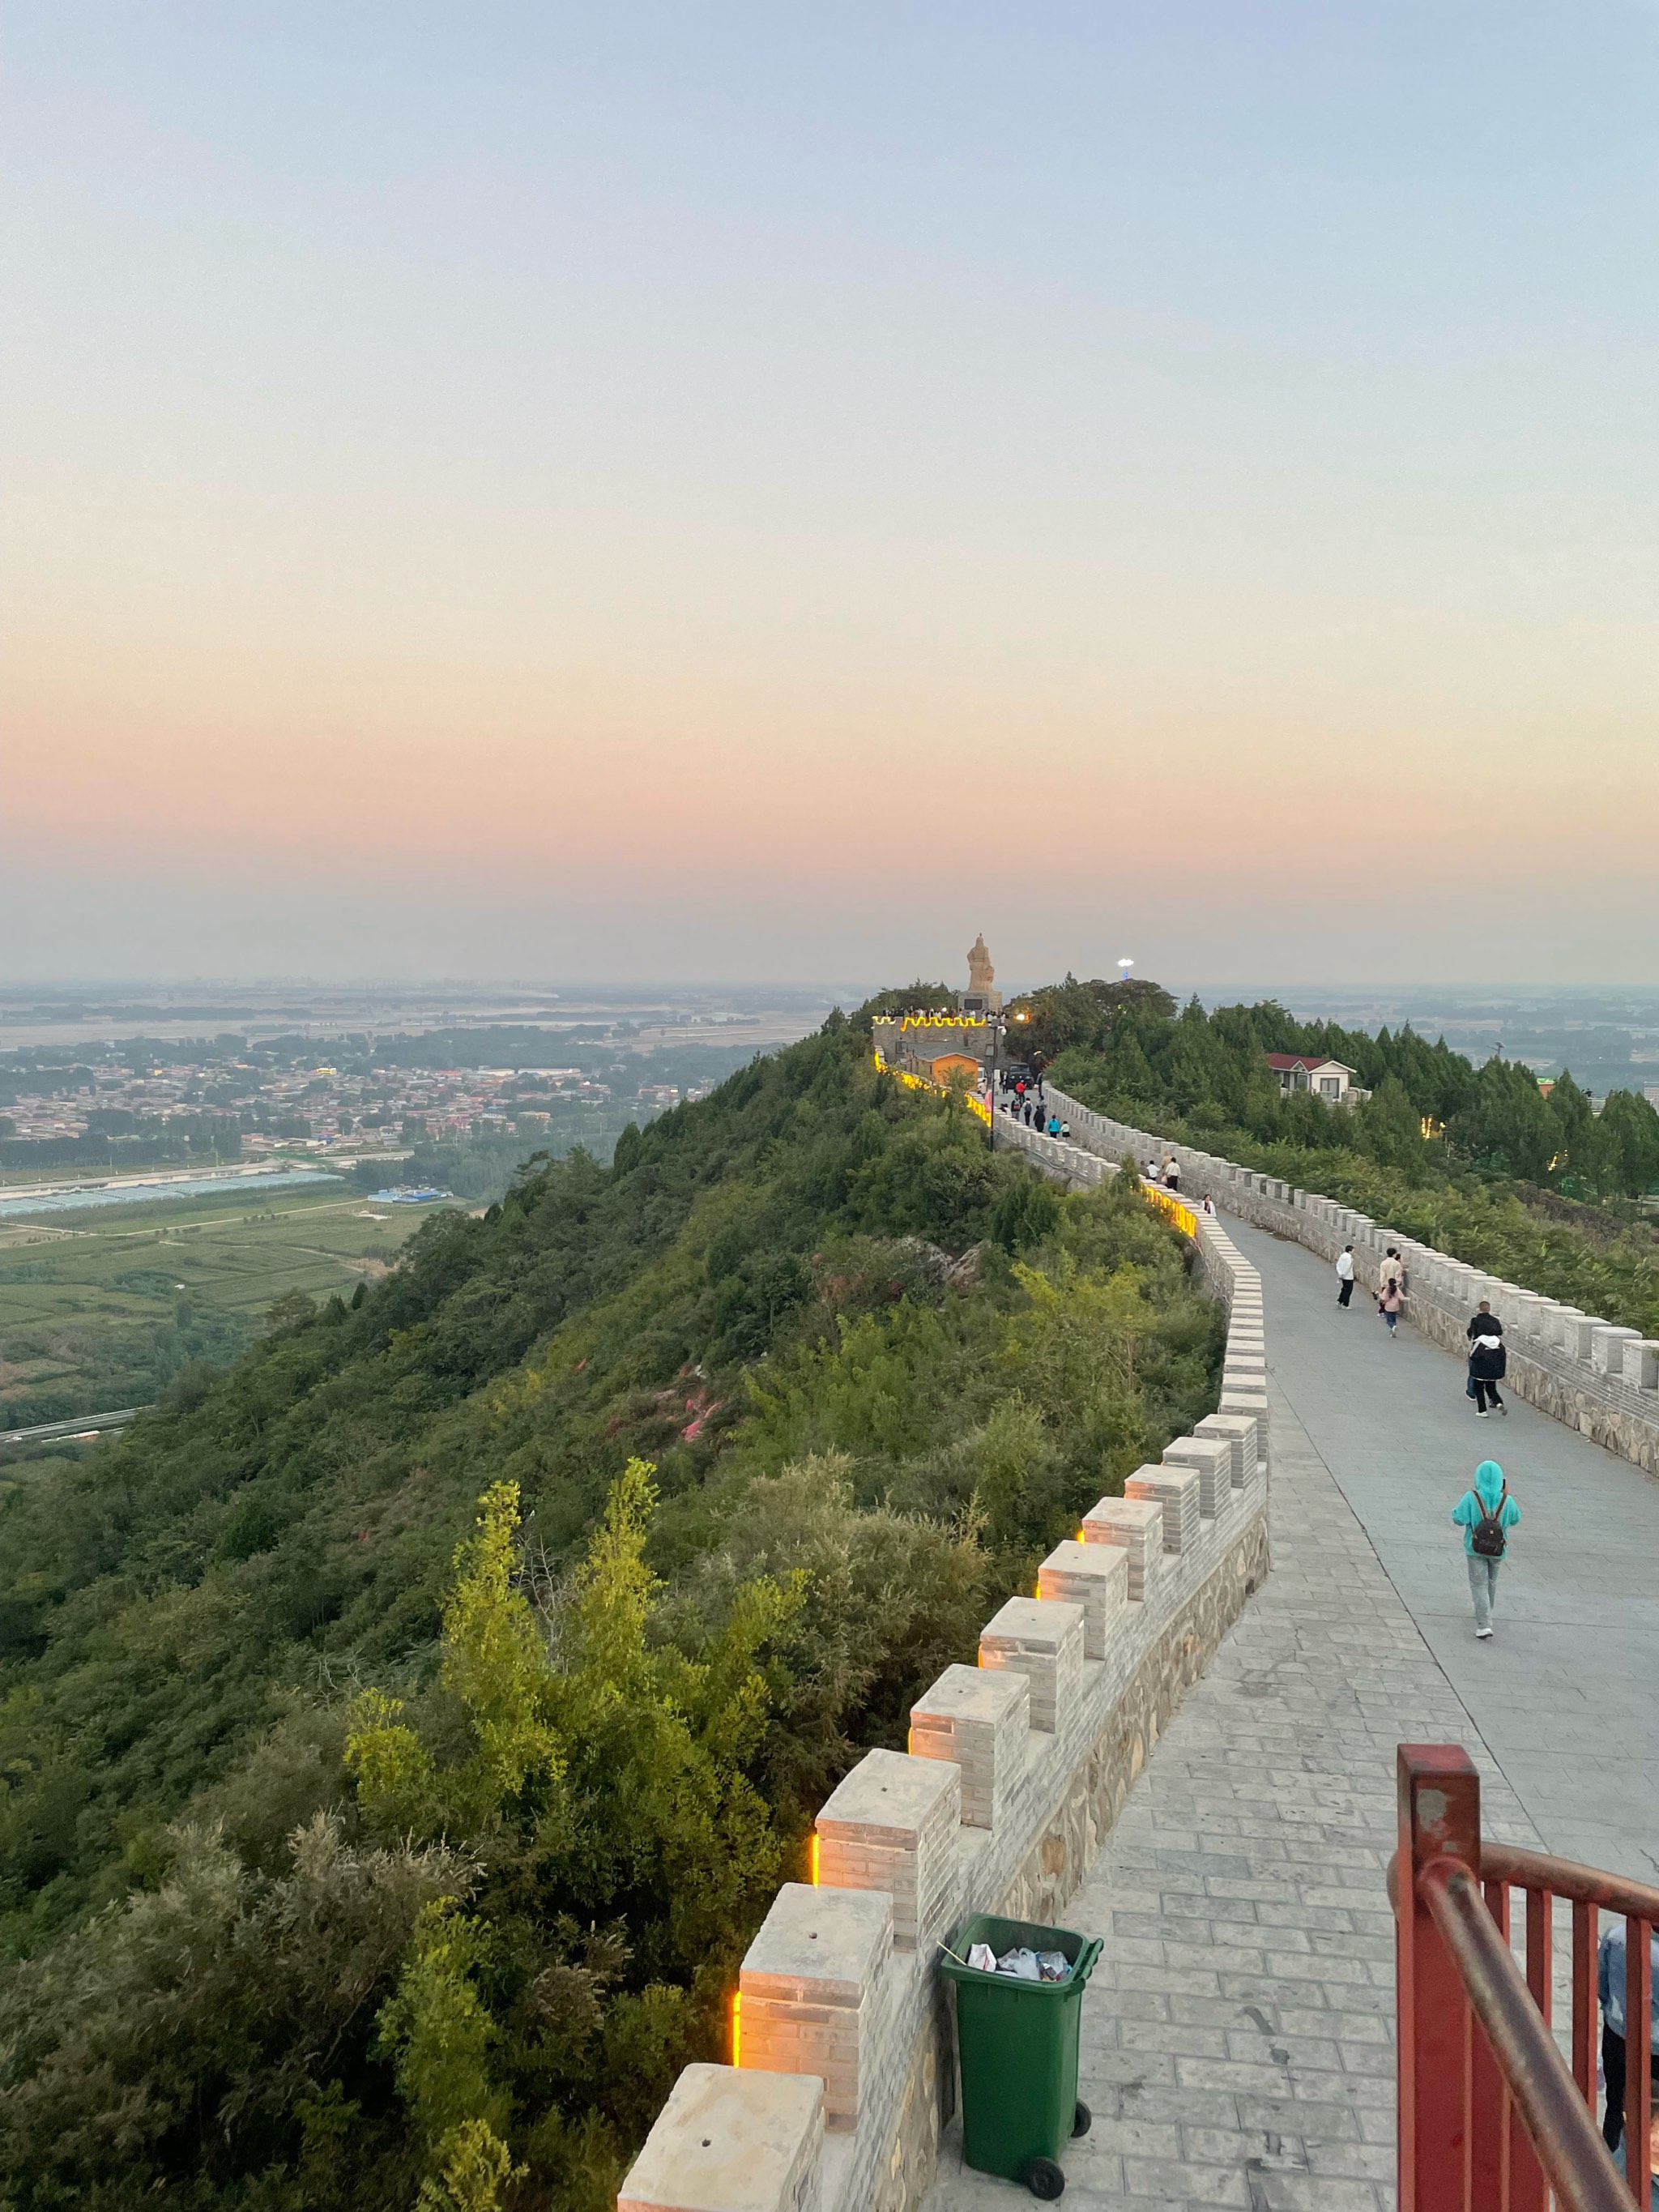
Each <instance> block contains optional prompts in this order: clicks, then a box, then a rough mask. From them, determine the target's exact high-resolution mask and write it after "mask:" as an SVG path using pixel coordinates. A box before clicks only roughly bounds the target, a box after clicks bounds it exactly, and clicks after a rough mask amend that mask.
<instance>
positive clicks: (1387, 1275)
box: [1336, 1244, 1407, 1337]
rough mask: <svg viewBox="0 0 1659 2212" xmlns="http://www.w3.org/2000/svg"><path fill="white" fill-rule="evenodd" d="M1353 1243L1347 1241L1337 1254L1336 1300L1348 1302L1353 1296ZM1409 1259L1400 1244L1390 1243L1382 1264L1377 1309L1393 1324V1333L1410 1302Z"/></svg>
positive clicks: (1377, 1287)
mask: <svg viewBox="0 0 1659 2212" xmlns="http://www.w3.org/2000/svg"><path fill="white" fill-rule="evenodd" d="M1354 1280H1355V1278H1354V1272H1353V1246H1352V1244H1345V1245H1344V1246H1343V1247H1342V1249H1341V1250H1340V1252H1339V1253H1338V1254H1337V1255H1336V1303H1337V1304H1338V1305H1340V1306H1346V1305H1347V1304H1349V1302H1350V1301H1351V1300H1352V1297H1353V1286H1354ZM1406 1280H1407V1279H1406V1262H1405V1260H1404V1258H1403V1257H1402V1255H1401V1251H1400V1248H1399V1246H1398V1245H1397V1244H1390V1245H1389V1249H1388V1250H1387V1252H1386V1253H1385V1254H1384V1255H1383V1267H1382V1270H1381V1273H1379V1275H1378V1278H1377V1285H1376V1310H1377V1311H1378V1313H1380V1314H1381V1315H1382V1316H1383V1320H1384V1321H1385V1322H1387V1323H1388V1325H1389V1335H1390V1336H1391V1337H1392V1336H1393V1335H1394V1334H1395V1332H1396V1331H1397V1330H1398V1328H1399V1327H1400V1316H1401V1311H1402V1310H1404V1307H1405V1304H1406Z"/></svg>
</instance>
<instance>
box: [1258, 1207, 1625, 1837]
mask: <svg viewBox="0 0 1659 2212" xmlns="http://www.w3.org/2000/svg"><path fill="white" fill-rule="evenodd" d="M1227 1232H1228V1234H1229V1236H1231V1237H1233V1238H1234V1240H1235V1241H1236V1243H1237V1245H1238V1247H1239V1249H1240V1250H1241V1251H1243V1253H1244V1254H1245V1255H1247V1256H1248V1257H1249V1259H1250V1260H1251V1261H1254V1263H1255V1266H1256V1267H1259V1268H1260V1269H1261V1279H1262V1286H1263V1292H1264V1295H1265V1297H1266V1301H1267V1313H1268V1316H1269V1317H1270V1320H1269V1327H1268V1329H1267V1356H1268V1361H1269V1364H1270V1365H1271V1367H1272V1370H1273V1378H1274V1380H1275V1381H1276V1382H1277V1383H1278V1384H1279V1388H1280V1389H1282V1390H1283V1392H1284V1393H1285V1397H1286V1398H1287V1399H1288V1400H1289V1401H1290V1403H1291V1407H1293V1408H1294V1409H1295V1411H1296V1413H1297V1416H1298V1417H1299V1419H1300V1420H1301V1421H1302V1424H1303V1425H1304V1428H1305V1429H1306V1431H1307V1432H1308V1435H1309V1436H1310V1437H1311V1439H1312V1441H1313V1443H1314V1444H1315V1446H1316V1449H1318V1451H1319V1454H1320V1455H1321V1457H1322V1459H1323V1460H1324V1462H1325V1463H1326V1465H1327V1466H1328V1468H1330V1470H1331V1473H1332V1474H1333V1475H1334V1477H1335V1479H1336V1481H1337V1484H1338V1486H1340V1489H1341V1491H1342V1493H1343V1495H1344V1496H1345V1497H1346V1499H1347V1501H1348V1503H1349V1504H1350V1505H1351V1506H1352V1508H1353V1510H1354V1511H1355V1513H1356V1514H1358V1516H1359V1519H1360V1521H1361V1522H1363V1523H1364V1528H1365V1533H1366V1534H1367V1535H1368V1536H1369V1537H1370V1540H1371V1542H1372V1543H1373V1545H1374V1546H1375V1547H1376V1553H1377V1556H1378V1558H1379V1559H1380V1560H1381V1562H1382V1565H1383V1570H1384V1571H1385V1572H1386V1573H1387V1575H1388V1577H1389V1580H1390V1581H1391V1582H1392V1583H1394V1586H1395V1589H1397V1590H1398V1591H1399V1593H1400V1595H1401V1598H1403V1600H1404V1601H1405V1603H1406V1605H1407V1608H1408V1610H1409V1611H1410V1613H1411V1615H1412V1618H1413V1620H1414V1621H1415V1622H1416V1623H1417V1626H1418V1627H1419V1629H1420V1630H1421V1631H1422V1632H1423V1636H1424V1638H1425V1641H1426V1643H1427V1644H1428V1646H1429V1649H1430V1650H1431V1651H1432V1652H1433V1654H1434V1656H1435V1657H1436V1659H1437V1660H1438V1662H1440V1664H1441V1666H1442V1667H1443V1668H1444V1669H1445V1672H1446V1674H1447V1676H1448V1677H1449V1680H1450V1681H1451V1683H1452V1685H1453V1686H1454V1687H1455V1689H1456V1691H1457V1692H1458V1694H1459V1696H1460V1697H1461V1698H1462V1700H1463V1702H1464V1704H1465V1705H1467V1706H1468V1710H1469V1711H1470V1712H1471V1713H1472V1714H1473V1716H1474V1719H1475V1721H1476V1723H1478V1725H1479V1727H1480V1733H1481V1734H1482V1735H1483V1736H1484V1737H1485V1738H1486V1741H1487V1743H1488V1744H1489V1745H1490V1746H1491V1747H1492V1752H1493V1753H1494V1755H1495V1756H1496V1758H1497V1759H1498V1763H1499V1764H1500V1765H1501V1766H1502V1767H1503V1770H1504V1774H1505V1775H1506V1776H1507V1777H1508V1778H1509V1780H1510V1783H1511V1784H1512V1785H1513V1787H1514V1789H1515V1791H1516V1796H1518V1797H1519V1798H1520V1800H1521V1802H1522V1805H1524V1806H1525V1808H1526V1809H1527V1811H1528V1814H1530V1815H1531V1817H1532V1820H1533V1823H1534V1826H1536V1828H1537V1830H1538V1832H1539V1833H1540V1835H1541V1837H1542V1838H1544V1843H1545V1847H1546V1848H1547V1850H1553V1851H1559V1852H1560V1853H1561V1854H1562V1855H1563V1857H1567V1858H1576V1859H1584V1860H1587V1861H1588V1862H1589V1863H1590V1864H1591V1865H1592V1866H1603V1867H1608V1868H1613V1869H1616V1870H1617V1871H1618V1872H1620V1873H1621V1874H1630V1875H1637V1876H1638V1877H1639V1878H1640V1879H1642V1880H1644V1881H1656V1880H1659V1692H1656V1685H1659V1482H1656V1481H1655V1480H1654V1479H1653V1478H1652V1476H1650V1475H1647V1474H1644V1473H1643V1472H1642V1470H1641V1469H1640V1468H1636V1467H1632V1465H1631V1464H1630V1462H1628V1461H1627V1460H1621V1459H1615V1458H1614V1457H1613V1454H1612V1453H1611V1452H1607V1451H1603V1450H1602V1449H1601V1446H1600V1445H1598V1444H1593V1443H1589V1442H1588V1441H1587V1440H1586V1439H1585V1438H1584V1437H1581V1436H1578V1435H1577V1434H1576V1433H1575V1431H1572V1430H1571V1429H1569V1428H1566V1427H1565V1426H1564V1425H1562V1424H1561V1423H1560V1422H1559V1421H1553V1420H1551V1419H1549V1418H1548V1416H1547V1414H1544V1413H1535V1412H1534V1410H1533V1408H1532V1407H1530V1406H1525V1405H1522V1403H1520V1401H1518V1400H1513V1399H1512V1400H1511V1401H1510V1413H1509V1415H1508V1417H1507V1418H1506V1419H1502V1420H1500V1419H1496V1418H1495V1417H1489V1418H1488V1419H1486V1420H1484V1421H1478V1420H1476V1419H1475V1418H1474V1407H1473V1406H1472V1405H1471V1403H1470V1401H1469V1400H1468V1398H1466V1397H1465V1396H1464V1395H1463V1369H1462V1363H1461V1362H1459V1361H1456V1360H1454V1359H1452V1358H1449V1357H1448V1356H1447V1354H1446V1353H1445V1352H1442V1351H1440V1350H1439V1349H1438V1347H1437V1346H1434V1345H1432V1344H1431V1343H1430V1342H1429V1341H1428V1340H1427V1339H1426V1338H1424V1337H1419V1336H1418V1335H1416V1334H1414V1333H1413V1331H1412V1330H1410V1329H1409V1328H1401V1332H1400V1339H1399V1341H1398V1342H1397V1343H1396V1344H1393V1345H1390V1344H1389V1340H1388V1332H1387V1330H1386V1329H1385V1328H1383V1324H1382V1322H1380V1321H1379V1320H1378V1319H1377V1317H1376V1308H1375V1305H1374V1304H1373V1302H1372V1301H1370V1299H1368V1298H1366V1297H1364V1292H1363V1291H1359V1292H1356V1294H1355V1298H1354V1303H1353V1304H1352V1307H1350V1308H1349V1310H1347V1311H1346V1313H1343V1312H1340V1311H1339V1310H1338V1309H1337V1305H1336V1287H1335V1282H1334V1278H1333V1277H1332V1276H1331V1273H1330V1271H1329V1269H1328V1268H1327V1267H1325V1265H1324V1264H1323V1262H1322V1261H1319V1260H1317V1259H1316V1258H1315V1256H1314V1255H1312V1254H1311V1253H1310V1252H1307V1251H1305V1250H1304V1249H1303V1248H1302V1247H1301V1246H1300V1245H1298V1244H1291V1243H1286V1242H1285V1241H1283V1240H1281V1239H1280V1238H1279V1237H1270V1236H1268V1235H1267V1233H1266V1231H1262V1230H1251V1229H1247V1228H1245V1227H1244V1226H1243V1225H1242V1224H1239V1223H1237V1222H1232V1221H1230V1222H1229V1223H1228V1224H1227ZM1488 1456H1489V1457H1491V1458H1493V1459H1495V1460H1497V1461H1498V1462H1499V1463H1500V1465H1501V1466H1502V1467H1503V1468H1504V1472H1505V1474H1507V1476H1508V1477H1509V1480H1510V1488H1511V1490H1512V1491H1513V1492H1514V1495H1515V1497H1516V1501H1517V1502H1518V1504H1520V1506H1521V1509H1522V1515H1523V1516H1524V1517H1523V1519H1522V1525H1521V1527H1520V1528H1518V1529H1517V1530H1516V1533H1515V1534H1514V1536H1513V1537H1512V1538H1511V1540H1510V1553H1509V1557H1508V1558H1507V1559H1505V1561H1504V1568H1503V1573H1502V1577H1501V1588H1500V1591H1499V1612H1498V1623H1497V1631H1498V1632H1497V1634H1496V1635H1495V1636H1494V1637H1493V1638H1492V1642H1491V1643H1490V1644H1477V1643H1476V1642H1475V1641H1474V1622H1473V1619H1472V1616H1471V1613H1470V1609H1469V1595H1468V1579H1467V1576H1466V1574H1465V1571H1464V1566H1463V1559H1462V1549H1461V1543H1460V1540H1459V1538H1458V1536H1457V1534H1456V1532H1455V1530H1454V1529H1453V1528H1450V1526H1449V1523H1448V1521H1447V1516H1448V1515H1449V1512H1450V1511H1451V1509H1452V1506H1453V1504H1455V1501H1456V1499H1457V1498H1458V1497H1459V1496H1460V1495H1461V1493H1462V1491H1463V1490H1465V1489H1466V1488H1467V1487H1468V1483H1469V1480H1470V1479H1471V1477H1472V1476H1473V1474H1474V1468H1475V1465H1476V1462H1478V1461H1479V1460H1480V1459H1482V1458H1485V1457H1488Z"/></svg>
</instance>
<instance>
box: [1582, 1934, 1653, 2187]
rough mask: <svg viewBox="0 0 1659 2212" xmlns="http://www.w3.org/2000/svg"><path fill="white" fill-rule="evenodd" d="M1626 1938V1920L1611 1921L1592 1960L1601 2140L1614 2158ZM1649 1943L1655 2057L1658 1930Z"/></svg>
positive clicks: (1620, 2110) (1625, 2027)
mask: <svg viewBox="0 0 1659 2212" xmlns="http://www.w3.org/2000/svg"><path fill="white" fill-rule="evenodd" d="M1629 1941H1630V1933H1629V1929H1628V1927H1627V1925H1626V1923H1625V1921H1624V1920H1623V1919H1622V1918H1621V1919H1618V1920H1614V1921H1612V1922H1610V1923H1608V1925H1607V1927H1606V1928H1605V1929H1603V1930H1602V1933H1601V1943H1600V1944H1599V1946H1598V1947H1597V1950H1596V1959H1595V1984H1596V1994H1597V1995H1598V1996H1600V1998H1601V2078H1602V2080H1603V2081H1605V2082H1606V2083H1607V2109H1606V2111H1605V2112H1603V2113H1602V2116H1601V2140H1602V2142H1604V2143H1606V2145H1607V2148H1608V2149H1609V2150H1610V2151H1611V2152H1612V2153H1613V2156H1614V2157H1615V2158H1616V2157H1617V2156H1618V2155H1619V2142H1620V2137H1621V2136H1623V2134H1624V2132H1625V2069H1626V2041H1627V2039H1628V2036H1629V2033H1630V2028H1629V2023H1628V2021H1626V2018H1625V1997H1626V1987H1627V1984H1626V1980H1625V1953H1626V1944H1627V1943H1628V1942H1629ZM1648 1942H1649V1944H1650V1947H1651V1948H1650V1952H1649V1960H1650V1965H1651V1966H1652V1970H1653V1983H1652V1996H1651V2000H1650V2004H1651V2011H1650V2022H1649V2034H1648V2042H1649V2047H1650V2049H1651V2050H1652V2051H1653V2052H1654V2054H1655V2056H1656V2057H1659V1929H1653V1930H1652V1931H1651V1932H1650V1935H1649V1936H1648ZM1656 2071H1659V2069H1656ZM1626 2170H1627V2171H1628V2165H1627V2167H1626Z"/></svg>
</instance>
